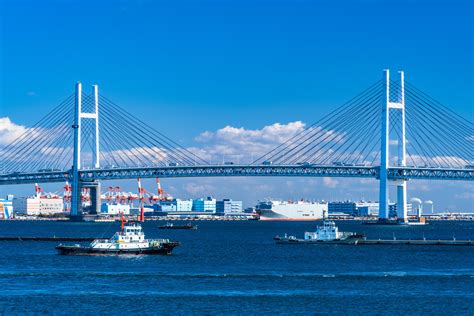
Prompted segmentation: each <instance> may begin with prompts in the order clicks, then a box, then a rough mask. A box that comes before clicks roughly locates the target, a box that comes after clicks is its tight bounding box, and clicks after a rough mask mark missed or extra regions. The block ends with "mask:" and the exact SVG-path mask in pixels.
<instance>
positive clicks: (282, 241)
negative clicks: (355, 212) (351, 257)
mask: <svg viewBox="0 0 474 316" xmlns="http://www.w3.org/2000/svg"><path fill="white" fill-rule="evenodd" d="M364 238H365V237H364V236H362V235H354V236H350V237H348V238H345V239H335V240H315V239H300V238H285V237H278V236H277V237H275V238H274V240H275V242H276V243H277V244H318V245H320V244H346V245H354V244H357V243H358V242H359V241H360V240H363V239H364Z"/></svg>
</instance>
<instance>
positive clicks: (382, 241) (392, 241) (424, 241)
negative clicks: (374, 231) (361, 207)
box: [354, 239, 474, 246]
mask: <svg viewBox="0 0 474 316" xmlns="http://www.w3.org/2000/svg"><path fill="white" fill-rule="evenodd" d="M354 244H356V245H422V246H426V245H433V246H474V240H456V239H448V240H446V239H445V240H442V239H439V240H428V239H418V240H417V239H413V240H410V239H365V240H364V239H360V240H357V241H355V242H354Z"/></svg>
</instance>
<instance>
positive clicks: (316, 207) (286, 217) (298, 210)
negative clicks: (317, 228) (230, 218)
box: [255, 200, 328, 221]
mask: <svg viewBox="0 0 474 316" xmlns="http://www.w3.org/2000/svg"><path fill="white" fill-rule="evenodd" d="M255 210H256V212H257V213H258V214H259V216H260V220H262V221H316V220H320V219H322V218H323V214H324V213H327V211H328V203H327V202H307V201H296V202H292V201H276V200H269V201H262V202H259V203H258V204H257V206H256V207H255Z"/></svg>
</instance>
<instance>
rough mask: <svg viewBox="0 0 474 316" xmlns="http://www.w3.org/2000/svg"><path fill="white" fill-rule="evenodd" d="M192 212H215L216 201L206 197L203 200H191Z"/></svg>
mask: <svg viewBox="0 0 474 316" xmlns="http://www.w3.org/2000/svg"><path fill="white" fill-rule="evenodd" d="M193 211H196V212H212V213H215V212H216V199H214V198H212V197H210V196H209V197H207V198H205V199H195V200H193Z"/></svg>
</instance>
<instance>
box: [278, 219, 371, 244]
mask: <svg viewBox="0 0 474 316" xmlns="http://www.w3.org/2000/svg"><path fill="white" fill-rule="evenodd" d="M273 239H274V240H275V241H276V243H277V244H298V243H299V244H319V243H327V244H354V243H357V242H358V241H359V240H361V239H365V236H364V235H362V234H358V233H353V232H340V231H339V228H338V227H337V226H336V223H335V222H333V221H327V220H325V221H323V224H322V225H321V226H317V227H316V231H314V232H305V233H304V238H303V239H299V238H296V237H295V236H288V235H287V234H285V236H283V237H280V236H275V238H273Z"/></svg>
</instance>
